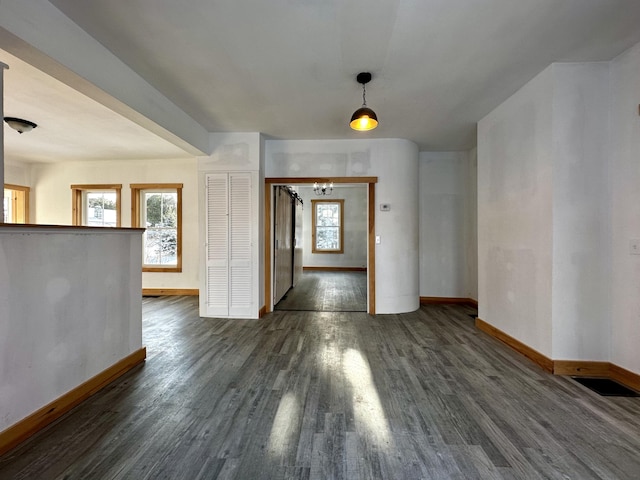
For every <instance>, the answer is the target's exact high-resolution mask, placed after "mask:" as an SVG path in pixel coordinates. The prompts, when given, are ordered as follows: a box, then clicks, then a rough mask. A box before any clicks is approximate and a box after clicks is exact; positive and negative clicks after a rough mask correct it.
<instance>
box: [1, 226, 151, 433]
mask: <svg viewBox="0 0 640 480" xmlns="http://www.w3.org/2000/svg"><path fill="white" fill-rule="evenodd" d="M27 260H28V261H27ZM141 262H142V233H141V232H140V231H134V230H129V231H125V230H113V229H108V230H107V229H105V231H99V232H96V231H95V229H84V230H80V229H74V228H67V229H60V228H48V229H46V232H44V233H43V232H42V231H41V230H38V229H37V227H36V228H34V227H21V226H20V227H17V226H5V227H2V226H0V320H1V321H0V365H1V366H2V368H0V412H1V413H0V431H3V430H5V429H6V428H7V427H9V426H11V425H13V424H14V423H16V422H18V421H20V420H22V419H23V418H25V417H26V416H28V415H30V414H31V413H33V412H34V411H36V410H38V409H39V408H41V407H43V406H44V405H46V404H48V403H50V402H51V401H53V400H55V399H57V398H59V397H60V396H62V395H63V394H65V393H67V392H68V391H70V390H72V389H74V388H75V387H77V386H79V385H80V384H82V383H84V382H85V381H87V380H89V379H90V378H92V377H94V376H95V375H97V374H98V373H100V372H102V371H104V370H106V369H107V368H109V367H111V366H112V365H114V364H116V363H117V362H119V361H120V360H122V359H123V358H125V357H126V356H128V355H129V354H131V353H134V352H136V351H137V350H139V349H140V348H141V347H142V305H141V302H142V299H141V296H140V284H141V271H140V264H141Z"/></svg>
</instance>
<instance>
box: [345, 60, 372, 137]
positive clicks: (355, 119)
mask: <svg viewBox="0 0 640 480" xmlns="http://www.w3.org/2000/svg"><path fill="white" fill-rule="evenodd" d="M356 80H357V81H358V83H361V84H362V107H360V108H359V109H358V110H356V111H355V112H353V115H351V122H350V123H349V126H350V127H351V128H352V129H354V130H357V131H359V132H366V131H367V130H373V129H374V128H376V127H377V126H378V116H377V115H376V112H374V111H373V110H371V109H370V108H369V107H367V98H366V93H367V90H366V87H365V85H366V84H367V83H369V82H370V81H371V74H370V73H369V72H362V73H359V74H358V76H357V77H356Z"/></svg>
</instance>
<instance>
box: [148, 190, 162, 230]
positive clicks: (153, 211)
mask: <svg viewBox="0 0 640 480" xmlns="http://www.w3.org/2000/svg"><path fill="white" fill-rule="evenodd" d="M144 204H145V206H146V209H145V212H144V217H145V226H146V227H156V226H158V225H161V224H162V194H161V193H145V194H144Z"/></svg>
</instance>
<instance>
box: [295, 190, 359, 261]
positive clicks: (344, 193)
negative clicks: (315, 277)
mask: <svg viewBox="0 0 640 480" xmlns="http://www.w3.org/2000/svg"><path fill="white" fill-rule="evenodd" d="M296 191H297V192H298V194H299V195H300V197H301V198H302V200H303V202H304V203H303V207H304V208H303V223H302V235H303V239H304V243H303V245H304V249H303V255H302V264H303V266H305V267H365V268H366V266H367V217H368V214H367V213H368V212H367V185H366V184H364V185H357V186H354V185H349V186H342V185H336V186H335V187H334V189H333V193H332V194H331V195H330V196H328V197H322V198H323V199H326V200H338V199H343V200H344V253H341V254H336V253H313V251H312V247H313V242H312V240H311V235H312V231H313V228H312V227H313V209H312V207H311V200H315V199H318V198H321V197H318V196H317V195H316V194H315V193H314V192H313V186H299V187H297V188H296Z"/></svg>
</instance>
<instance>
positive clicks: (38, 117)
mask: <svg viewBox="0 0 640 480" xmlns="http://www.w3.org/2000/svg"><path fill="white" fill-rule="evenodd" d="M50 3H52V4H53V5H55V6H56V7H57V8H59V9H60V10H61V11H62V12H63V13H64V14H65V15H66V16H68V17H69V18H70V19H72V20H73V21H74V22H75V23H77V24H78V25H79V26H80V27H82V29H84V30H85V31H86V32H87V33H89V34H90V35H91V36H93V37H94V38H95V39H96V40H98V41H99V42H100V43H101V44H102V45H104V46H105V47H106V48H108V49H109V50H110V51H111V52H113V53H114V54H115V55H116V56H118V57H119V58H120V59H121V60H122V61H124V62H125V63H126V64H127V65H129V67H130V68H132V69H133V70H134V71H136V72H137V73H138V74H139V75H141V76H142V77H143V78H144V79H145V80H146V81H147V82H148V83H150V84H151V85H153V86H154V87H155V88H156V89H158V90H159V91H160V92H162V93H163V95H164V96H166V97H167V98H168V99H169V100H170V101H172V102H173V103H174V104H175V105H177V106H178V107H180V108H181V109H182V110H183V111H184V112H186V113H187V114H188V115H189V116H190V117H192V118H193V119H194V120H196V121H197V122H198V123H199V124H200V125H202V126H203V127H204V128H205V129H206V130H207V131H209V132H228V131H235V132H245V131H247V132H262V133H264V134H266V135H268V136H269V137H271V138H285V139H339V138H361V137H364V138H390V137H398V138H406V139H409V140H412V141H414V142H416V143H417V144H418V145H419V147H420V150H422V151H425V150H430V151H444V150H465V149H469V148H471V147H473V146H474V145H475V125H476V123H477V121H478V120H480V119H481V118H482V117H483V116H485V115H486V114H487V113H489V112H490V111H491V110H492V109H494V108H495V107H496V106H497V105H499V104H500V103H501V102H503V101H504V100H505V99H506V98H508V97H509V96H510V95H512V94H513V93H514V92H515V91H517V90H518V89H519V88H520V87H521V86H522V85H524V84H525V83H526V82H527V81H529V80H530V79H531V78H533V77H534V76H535V75H536V74H537V73H538V72H540V71H541V70H543V69H544V68H545V67H547V66H548V65H549V64H551V63H553V62H569V61H572V62H573V61H608V60H611V59H612V58H614V57H615V56H617V55H619V54H620V53H622V52H623V51H624V50H626V49H627V48H629V47H631V46H632V45H634V44H635V43H637V42H640V28H638V25H640V1H637V0H527V1H514V0H458V1H452V0H368V1H365V0H270V1H265V0H190V1H185V0H128V1H127V2H114V1H113V0H92V1H91V2H87V1H85V0H51V2H50ZM0 47H1V45H0ZM0 61H3V62H5V63H8V64H10V67H11V68H10V70H8V71H7V72H6V73H5V115H10V116H18V117H23V118H27V119H29V120H32V121H34V122H36V123H38V124H39V125H40V126H41V127H42V128H41V127H38V128H37V129H36V130H34V131H33V132H30V133H28V134H24V135H17V134H16V132H13V131H11V130H7V128H8V127H6V126H5V155H6V156H7V158H13V157H15V158H18V159H22V160H25V161H57V160H61V159H65V160H68V159H83V158H88V159H91V158H96V159H101V158H111V159H119V158H127V159H135V158H177V157H184V156H188V154H187V153H185V152H184V151H183V150H181V149H180V148H178V147H176V146H174V145H172V144H171V143H169V142H167V141H166V140H163V139H160V138H159V137H157V136H156V135H154V134H152V133H150V132H148V131H146V130H145V129H143V128H142V127H139V126H138V125H136V124H135V123H133V122H130V121H128V120H125V119H124V118H122V117H120V116H119V115H118V114H116V113H114V112H112V111H111V110H109V109H108V108H106V107H103V106H102V105H100V104H97V103H96V102H94V101H93V100H90V99H88V98H87V97H84V96H83V95H81V94H79V93H77V92H75V91H73V90H72V89H71V88H69V87H67V86H65V85H63V84H61V83H59V82H57V81H56V80H53V79H52V78H51V77H48V76H47V75H45V74H43V73H41V72H38V71H37V70H35V69H34V68H32V67H30V66H29V65H27V64H22V63H21V62H20V61H19V60H17V59H15V58H10V55H9V54H7V53H5V52H2V51H0ZM361 71H369V72H371V73H372V74H373V80H372V81H371V83H370V84H368V85H367V104H368V106H370V107H371V108H373V109H374V110H375V111H376V113H377V114H378V118H379V120H380V125H379V127H378V128H377V129H376V130H373V131H371V132H366V133H356V132H353V131H351V130H350V129H349V127H348V121H349V118H350V116H351V113H353V111H354V110H355V109H356V108H358V107H360V105H361V103H362V87H361V86H360V85H359V84H358V83H357V82H356V80H355V77H356V74H357V73H358V72H361ZM27 135H29V137H27ZM27 138H28V143H27V142H26V140H27Z"/></svg>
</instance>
